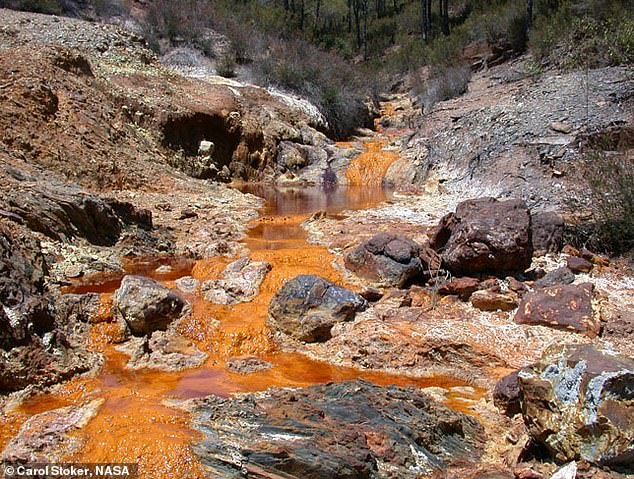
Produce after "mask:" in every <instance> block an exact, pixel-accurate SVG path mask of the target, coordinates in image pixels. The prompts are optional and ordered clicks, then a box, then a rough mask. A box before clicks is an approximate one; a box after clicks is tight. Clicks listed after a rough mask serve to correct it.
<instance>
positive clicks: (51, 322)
mask: <svg viewBox="0 0 634 479" xmlns="http://www.w3.org/2000/svg"><path fill="white" fill-rule="evenodd" d="M47 273H48V265H47V262H46V260H45V258H44V255H43V253H42V251H41V249H40V245H39V243H38V242H37V241H36V240H34V239H33V237H32V236H31V234H29V233H28V232H26V231H25V230H24V229H23V228H21V227H20V226H18V225H15V224H13V223H12V222H9V221H6V220H3V219H0V392H10V391H15V390H19V389H22V388H24V387H26V386H28V385H33V386H45V385H50V384H54V383H56V382H59V381H61V380H63V379H66V378H69V377H70V376H72V375H74V374H78V373H81V372H85V371H87V370H89V369H91V368H92V367H94V366H95V365H96V364H98V362H99V356H98V355H97V354H94V353H90V352H87V351H86V350H84V349H82V348H81V347H80V346H81V345H77V344H71V341H72V339H73V338H71V337H70V336H67V334H66V333H67V327H66V322H67V321H68V320H69V319H68V318H67V317H57V315H56V312H55V309H54V307H55V306H54V305H55V300H54V295H53V294H51V293H50V292H49V290H48V288H47V287H46V285H45V276H46V275H47ZM71 329H79V326H77V327H76V328H71Z"/></svg>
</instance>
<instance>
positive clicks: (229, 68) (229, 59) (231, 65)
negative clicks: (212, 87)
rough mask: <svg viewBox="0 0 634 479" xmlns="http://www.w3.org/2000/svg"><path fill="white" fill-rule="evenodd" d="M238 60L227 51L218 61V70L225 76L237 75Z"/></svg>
mask: <svg viewBox="0 0 634 479" xmlns="http://www.w3.org/2000/svg"><path fill="white" fill-rule="evenodd" d="M236 66H237V64H236V60H235V58H234V56H233V55H231V54H230V53H226V54H225V55H223V57H222V58H221V59H220V60H218V63H216V72H217V73H218V75H220V76H223V77H225V78H233V77H235V76H236Z"/></svg>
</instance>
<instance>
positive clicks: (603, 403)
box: [518, 344, 634, 468]
mask: <svg viewBox="0 0 634 479" xmlns="http://www.w3.org/2000/svg"><path fill="white" fill-rule="evenodd" d="M518 377H519V386H520V401H521V404H522V415H523V417H524V422H525V423H526V425H527V427H528V430H529V433H530V435H531V437H532V438H533V440H534V441H536V442H537V443H539V444H542V445H543V446H545V447H546V448H547V449H548V450H549V451H550V452H551V453H552V455H553V456H554V457H555V459H556V460H558V461H574V460H585V461H588V462H590V463H593V464H597V465H606V466H624V467H628V466H629V467H630V468H632V465H633V464H634V360H633V359H632V358H628V357H626V356H621V355H618V354H616V353H615V352H614V351H612V350H610V349H606V348H603V347H600V346H597V345H590V344H586V345H564V346H556V347H554V348H553V349H551V350H549V351H547V352H546V354H545V355H544V356H543V358H542V359H541V360H540V361H539V362H537V363H536V364H534V365H532V366H530V367H528V368H525V369H522V370H521V371H520V373H519V374H518Z"/></svg>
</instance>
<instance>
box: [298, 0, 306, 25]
mask: <svg viewBox="0 0 634 479" xmlns="http://www.w3.org/2000/svg"><path fill="white" fill-rule="evenodd" d="M304 1H305V0H301V2H300V3H299V8H300V10H299V29H300V30H304V19H305V17H306V8H305V4H304Z"/></svg>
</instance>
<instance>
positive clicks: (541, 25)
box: [529, 0, 634, 68]
mask: <svg viewBox="0 0 634 479" xmlns="http://www.w3.org/2000/svg"><path fill="white" fill-rule="evenodd" d="M628 3H629V6H628ZM549 8H550V9H551V14H550V15H548V16H544V15H542V16H540V17H539V18H538V19H537V21H536V23H535V29H534V30H533V31H532V32H531V35H530V40H529V46H530V50H531V52H532V53H533V54H534V56H535V57H536V58H537V59H538V60H541V61H548V62H550V63H552V64H554V65H557V66H560V67H563V68H588V67H589V68H595V67H601V66H608V65H621V64H632V63H634V9H632V8H631V0H584V1H577V2H573V1H571V0H561V1H559V2H557V5H556V6H555V5H552V4H551V5H549Z"/></svg>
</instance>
